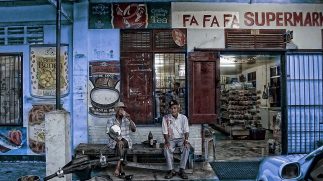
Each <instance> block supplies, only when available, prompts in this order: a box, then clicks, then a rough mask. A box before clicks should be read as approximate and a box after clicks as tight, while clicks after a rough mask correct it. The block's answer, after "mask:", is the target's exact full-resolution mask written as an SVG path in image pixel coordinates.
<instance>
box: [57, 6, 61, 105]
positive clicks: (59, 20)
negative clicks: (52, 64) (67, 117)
mask: <svg viewBox="0 0 323 181" xmlns="http://www.w3.org/2000/svg"><path fill="white" fill-rule="evenodd" d="M60 57H61V0H57V7H56V109H58V110H60V109H61V59H60Z"/></svg>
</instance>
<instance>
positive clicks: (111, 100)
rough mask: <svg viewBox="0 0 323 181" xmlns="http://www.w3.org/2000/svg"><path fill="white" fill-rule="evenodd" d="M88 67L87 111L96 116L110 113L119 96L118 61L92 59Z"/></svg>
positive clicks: (112, 111) (104, 115)
mask: <svg viewBox="0 0 323 181" xmlns="http://www.w3.org/2000/svg"><path fill="white" fill-rule="evenodd" d="M89 67H90V68H89V80H90V81H89V84H90V85H89V88H90V92H89V94H90V95H89V98H90V102H91V103H90V104H89V112H90V114H91V115H93V116H97V117H107V116H109V115H112V114H113V113H114V109H113V108H114V105H115V104H116V103H117V102H118V101H119V97H120V63H119V61H93V62H90V65H89Z"/></svg>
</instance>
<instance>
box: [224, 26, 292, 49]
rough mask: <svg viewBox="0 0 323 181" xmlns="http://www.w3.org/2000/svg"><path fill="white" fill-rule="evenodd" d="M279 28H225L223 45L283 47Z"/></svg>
mask: <svg viewBox="0 0 323 181" xmlns="http://www.w3.org/2000/svg"><path fill="white" fill-rule="evenodd" d="M285 32H286V30H280V29H275V30H271V29H260V30H258V29H226V30H225V47H226V48H241V49H268V48H270V49H273V48H274V49H285V42H284V35H285Z"/></svg>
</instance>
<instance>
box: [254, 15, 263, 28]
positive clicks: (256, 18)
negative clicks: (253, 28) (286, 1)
mask: <svg viewBox="0 0 323 181" xmlns="http://www.w3.org/2000/svg"><path fill="white" fill-rule="evenodd" d="M259 19H260V17H259V15H258V12H256V13H255V20H256V25H257V26H264V25H265V13H264V12H262V13H261V23H259Z"/></svg>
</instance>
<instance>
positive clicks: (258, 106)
mask: <svg viewBox="0 0 323 181" xmlns="http://www.w3.org/2000/svg"><path fill="white" fill-rule="evenodd" d="M281 61H282V55H281V54H270V53H265V54H260V53H254V54H247V53H243V52H241V53H225V54H222V53H221V54H220V66H219V67H220V86H221V91H220V103H219V104H220V105H219V107H220V110H219V112H220V114H219V117H218V122H217V124H216V126H215V132H216V133H215V138H216V155H215V158H216V160H234V159H246V158H254V157H263V156H267V155H279V154H281V152H282V146H281V125H282V124H281V120H282V119H281V117H282V114H281V113H282V111H281V101H282V99H281V90H282V89H281V87H282V86H281V82H282V81H281Z"/></svg>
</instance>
